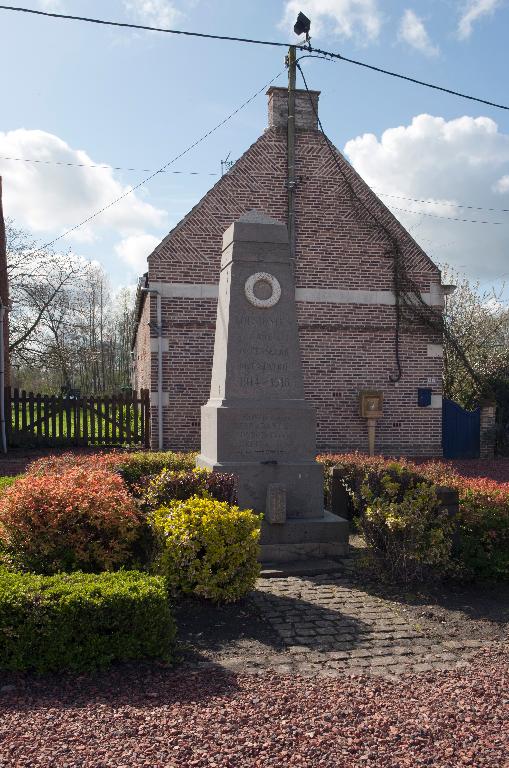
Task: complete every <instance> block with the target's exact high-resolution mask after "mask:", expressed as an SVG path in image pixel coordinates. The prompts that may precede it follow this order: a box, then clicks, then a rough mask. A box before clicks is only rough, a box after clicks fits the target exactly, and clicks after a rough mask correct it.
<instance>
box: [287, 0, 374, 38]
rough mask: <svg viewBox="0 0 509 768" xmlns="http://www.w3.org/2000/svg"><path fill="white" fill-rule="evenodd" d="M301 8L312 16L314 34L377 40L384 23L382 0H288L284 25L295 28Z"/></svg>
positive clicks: (291, 29) (290, 29)
mask: <svg viewBox="0 0 509 768" xmlns="http://www.w3.org/2000/svg"><path fill="white" fill-rule="evenodd" d="M299 11H302V12H303V13H305V14H306V16H308V17H309V18H310V19H311V35H312V36H314V37H319V36H320V35H321V34H325V33H326V32H330V33H332V34H333V35H336V36H338V37H354V35H355V36H356V37H358V38H360V39H362V40H374V39H376V38H377V37H378V34H379V32H380V27H381V25H382V18H381V13H380V10H379V8H378V0H287V1H286V3H285V9H284V16H283V19H282V21H281V24H280V26H281V27H282V28H283V29H285V30H288V31H289V32H290V31H292V32H293V25H294V24H295V21H296V19H297V15H298V13H299Z"/></svg>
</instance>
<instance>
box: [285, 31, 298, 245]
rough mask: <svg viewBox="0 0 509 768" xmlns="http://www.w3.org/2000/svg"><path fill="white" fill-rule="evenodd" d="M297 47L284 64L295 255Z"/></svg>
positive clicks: (290, 222)
mask: <svg viewBox="0 0 509 768" xmlns="http://www.w3.org/2000/svg"><path fill="white" fill-rule="evenodd" d="M296 60H297V49H296V47H295V45H291V46H290V47H289V49H288V56H287V58H286V65H287V67H288V147H287V160H288V172H287V182H286V183H287V187H288V240H289V242H290V256H291V258H292V259H295V257H296V249H295V184H296V181H295V81H296V73H297V61H296Z"/></svg>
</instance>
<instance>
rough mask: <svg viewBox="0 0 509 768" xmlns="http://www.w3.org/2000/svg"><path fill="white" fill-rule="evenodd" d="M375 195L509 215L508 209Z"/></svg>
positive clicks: (387, 194)
mask: <svg viewBox="0 0 509 768" xmlns="http://www.w3.org/2000/svg"><path fill="white" fill-rule="evenodd" d="M373 191H374V192H375V193H376V194H377V195H381V196H382V197H392V198H393V199H394V200H408V202H411V203H426V205H448V206H450V207H451V208H468V209H469V210H471V211H490V212H491V213H509V208H481V207H479V206H477V205H466V204H461V205H460V204H459V203H446V202H443V201H442V200H429V199H428V200H420V199H419V198H417V197H402V196H401V195H390V194H389V193H388V192H378V191H377V190H373Z"/></svg>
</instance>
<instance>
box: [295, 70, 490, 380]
mask: <svg viewBox="0 0 509 768" xmlns="http://www.w3.org/2000/svg"><path fill="white" fill-rule="evenodd" d="M297 67H298V69H299V72H300V74H301V76H302V79H303V81H304V87H305V88H306V91H307V93H308V97H309V101H310V104H311V107H312V109H313V112H314V114H315V117H316V120H317V123H318V126H319V128H320V130H321V132H322V135H323V137H324V139H325V142H326V145H327V147H328V149H329V152H330V154H331V156H332V159H333V160H334V163H335V165H336V167H337V169H338V171H339V173H340V175H341V176H342V178H343V180H344V181H345V183H346V184H347V186H348V188H349V190H350V194H351V195H352V197H355V199H356V200H357V202H358V203H359V204H360V206H361V207H362V208H363V210H364V211H365V212H366V213H367V214H368V216H370V217H371V219H372V220H373V221H374V223H375V226H376V227H378V228H379V229H380V230H381V231H382V232H383V233H384V234H385V236H386V237H387V239H388V240H389V243H390V244H391V248H390V249H389V250H387V251H385V254H384V255H385V256H388V257H389V258H391V259H392V262H393V269H392V280H393V288H394V296H395V306H394V310H395V328H394V357H395V362H396V368H397V373H396V374H389V381H391V382H392V383H397V382H399V381H400V380H401V378H402V376H403V366H402V362H401V354H400V335H401V323H402V320H403V312H404V311H405V312H406V313H407V314H410V315H411V316H412V318H413V320H414V321H415V320H416V321H417V322H421V323H423V324H424V325H425V326H427V327H428V328H431V330H432V331H433V332H434V333H439V334H440V335H441V336H442V337H443V336H445V337H446V338H447V340H448V341H449V343H450V344H451V346H452V348H453V349H454V351H455V353H456V354H457V355H458V357H459V358H460V359H461V361H462V363H463V365H464V367H465V370H466V371H467V372H468V373H469V375H470V376H471V378H472V380H473V381H475V382H476V384H477V385H478V386H479V388H480V389H482V387H483V382H482V380H481V379H480V377H479V376H478V374H477V373H476V371H475V370H474V368H473V367H472V365H471V364H470V361H469V359H468V357H467V356H466V354H465V352H464V350H463V348H462V346H461V344H460V342H459V341H458V340H457V339H456V337H455V335H454V334H453V333H451V332H450V329H448V328H447V326H446V324H445V323H444V319H443V316H442V314H441V313H437V312H435V310H434V309H433V307H431V306H429V305H427V304H426V302H425V301H424V299H423V298H422V295H421V290H420V288H419V286H418V285H417V283H415V281H414V280H413V279H412V278H411V277H410V275H409V274H408V272H407V270H406V267H405V263H404V258H403V255H402V253H401V248H400V244H399V241H398V238H397V237H395V236H394V235H393V234H392V233H391V231H390V230H389V228H388V227H387V226H386V225H385V224H384V223H383V221H382V220H381V219H380V217H379V216H378V215H377V214H376V213H373V212H372V211H371V210H370V208H369V206H368V205H367V203H366V201H365V200H363V199H362V198H361V197H360V196H359V195H358V194H357V192H356V191H355V188H354V186H353V184H352V182H351V181H350V179H349V178H348V176H347V175H346V173H345V172H344V170H343V168H342V167H341V165H340V163H339V160H338V156H337V150H336V148H335V147H334V145H333V144H332V142H331V141H330V139H329V137H328V136H327V134H326V133H325V131H324V129H323V125H322V122H321V119H320V117H319V115H318V112H317V110H316V107H315V104H314V102H313V98H312V96H311V92H310V90H309V87H308V84H307V81H306V78H305V76H304V72H303V71H302V67H301V66H300V64H299V63H298V62H297ZM352 203H353V201H352ZM387 210H389V209H387ZM421 215H423V214H422V213H421ZM490 389H491V388H490V386H489V384H488V390H490Z"/></svg>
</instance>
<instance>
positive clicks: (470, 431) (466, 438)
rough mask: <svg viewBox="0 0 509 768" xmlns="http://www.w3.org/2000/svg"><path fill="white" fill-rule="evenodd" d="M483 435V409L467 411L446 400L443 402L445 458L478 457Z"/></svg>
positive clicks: (443, 446) (443, 445)
mask: <svg viewBox="0 0 509 768" xmlns="http://www.w3.org/2000/svg"><path fill="white" fill-rule="evenodd" d="M480 435H481V409H480V408H477V409H476V410H475V411H465V409H464V408H462V407H461V405H458V404H457V403H455V402H453V401H452V400H446V399H445V398H444V400H443V404H442V448H443V452H444V458H445V459H478V458H479V446H480Z"/></svg>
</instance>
